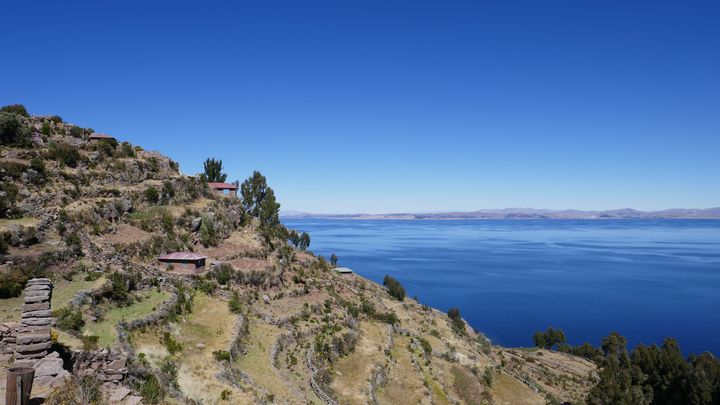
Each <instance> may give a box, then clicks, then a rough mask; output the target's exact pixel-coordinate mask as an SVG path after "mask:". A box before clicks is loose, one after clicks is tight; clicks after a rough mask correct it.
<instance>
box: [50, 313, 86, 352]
mask: <svg viewBox="0 0 720 405" xmlns="http://www.w3.org/2000/svg"><path fill="white" fill-rule="evenodd" d="M53 316H54V317H55V320H56V325H57V327H58V328H60V329H62V330H67V331H75V332H80V331H81V330H82V328H83V326H84V325H85V321H84V320H83V317H82V313H81V312H80V308H78V307H73V306H67V307H63V308H60V309H58V310H56V311H55V314H53ZM83 344H84V342H83Z"/></svg>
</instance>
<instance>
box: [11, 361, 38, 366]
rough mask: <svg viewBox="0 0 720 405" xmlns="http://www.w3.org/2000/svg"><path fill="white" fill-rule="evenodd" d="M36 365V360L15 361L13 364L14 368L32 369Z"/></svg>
mask: <svg viewBox="0 0 720 405" xmlns="http://www.w3.org/2000/svg"><path fill="white" fill-rule="evenodd" d="M35 363H37V359H17V360H15V363H14V364H13V365H14V366H16V367H32V366H34V365H35Z"/></svg>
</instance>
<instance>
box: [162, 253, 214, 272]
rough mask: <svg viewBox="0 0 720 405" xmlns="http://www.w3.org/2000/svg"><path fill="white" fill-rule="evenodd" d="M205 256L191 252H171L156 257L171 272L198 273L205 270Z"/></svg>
mask: <svg viewBox="0 0 720 405" xmlns="http://www.w3.org/2000/svg"><path fill="white" fill-rule="evenodd" d="M206 259H207V256H205V255H199V254H197V253H193V252H173V253H168V254H164V255H162V256H159V257H158V261H159V262H160V263H165V264H166V265H167V266H168V267H170V266H172V268H173V270H178V271H181V272H193V273H194V272H198V271H202V270H204V268H205V260H206Z"/></svg>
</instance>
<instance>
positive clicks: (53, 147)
mask: <svg viewBox="0 0 720 405" xmlns="http://www.w3.org/2000/svg"><path fill="white" fill-rule="evenodd" d="M48 151H49V152H48V155H49V156H50V158H51V159H54V160H56V161H57V162H58V163H60V164H61V165H64V166H68V167H75V166H77V164H78V162H79V161H80V159H81V156H80V152H78V150H77V148H75V147H73V146H71V145H68V144H66V143H55V142H53V143H51V144H50V148H49V150H48Z"/></svg>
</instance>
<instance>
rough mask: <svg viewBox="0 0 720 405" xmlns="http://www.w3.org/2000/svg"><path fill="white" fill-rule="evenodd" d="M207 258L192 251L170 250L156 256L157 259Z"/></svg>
mask: <svg viewBox="0 0 720 405" xmlns="http://www.w3.org/2000/svg"><path fill="white" fill-rule="evenodd" d="M201 259H207V256H205V255H199V254H197V253H193V252H172V253H168V254H164V255H162V256H158V260H201Z"/></svg>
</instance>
